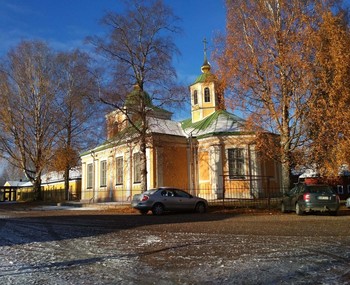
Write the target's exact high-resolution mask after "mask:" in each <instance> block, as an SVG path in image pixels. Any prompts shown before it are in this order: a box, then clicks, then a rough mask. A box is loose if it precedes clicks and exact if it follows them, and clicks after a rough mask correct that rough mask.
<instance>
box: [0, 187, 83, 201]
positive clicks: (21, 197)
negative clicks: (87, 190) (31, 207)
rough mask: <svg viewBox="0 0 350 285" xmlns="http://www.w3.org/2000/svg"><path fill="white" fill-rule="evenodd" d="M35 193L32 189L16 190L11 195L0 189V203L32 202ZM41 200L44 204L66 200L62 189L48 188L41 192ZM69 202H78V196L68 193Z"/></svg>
mask: <svg viewBox="0 0 350 285" xmlns="http://www.w3.org/2000/svg"><path fill="white" fill-rule="evenodd" d="M34 197H35V193H34V191H33V189H32V188H16V190H15V191H12V192H11V194H10V193H9V191H8V190H6V191H2V190H1V188H0V202H1V201H2V202H3V201H19V202H25V201H33V200H34ZM41 199H42V200H43V201H45V202H62V201H65V200H66V194H65V190H64V189H63V188H54V187H52V188H50V189H44V188H43V189H42V190H41ZM68 200H69V201H79V200H80V195H76V194H75V193H71V192H69V193H68Z"/></svg>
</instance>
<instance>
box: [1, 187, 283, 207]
mask: <svg viewBox="0 0 350 285" xmlns="http://www.w3.org/2000/svg"><path fill="white" fill-rule="evenodd" d="M185 190H186V189H185ZM140 192H141V191H140V190H127V189H118V190H115V189H111V190H108V189H105V188H103V189H97V190H94V189H89V190H85V191H84V192H83V194H82V197H81V196H80V193H79V195H76V194H74V195H73V194H72V193H69V195H68V200H70V201H81V202H84V203H104V202H119V203H122V204H130V202H131V199H132V196H133V195H135V194H139V193H140ZM188 192H189V193H191V194H192V195H196V196H199V197H202V198H205V199H206V200H207V201H208V203H209V205H210V206H220V207H237V208H239V207H244V208H260V209H270V208H274V207H277V206H278V205H279V202H280V197H281V196H282V192H281V191H280V189H277V188H276V189H272V188H270V189H268V190H267V191H266V190H265V191H264V192H261V191H260V192H259V191H258V192H254V193H252V192H251V191H250V190H249V189H246V188H233V189H218V190H216V191H214V190H213V189H195V190H192V191H188ZM0 198H1V199H0V201H31V200H33V199H34V192H33V190H32V189H31V188H17V189H15V191H12V192H9V191H8V190H6V192H5V191H2V192H1V191H0ZM41 198H42V200H43V201H46V202H62V201H66V196H65V191H64V189H63V188H50V189H45V190H44V189H43V190H42V191H41Z"/></svg>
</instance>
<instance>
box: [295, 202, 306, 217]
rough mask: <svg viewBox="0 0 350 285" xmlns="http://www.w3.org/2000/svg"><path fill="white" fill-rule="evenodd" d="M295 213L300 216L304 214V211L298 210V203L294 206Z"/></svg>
mask: <svg viewBox="0 0 350 285" xmlns="http://www.w3.org/2000/svg"><path fill="white" fill-rule="evenodd" d="M295 213H296V214H297V215H299V216H300V215H302V214H304V211H303V210H302V209H301V208H300V205H299V203H296V204H295Z"/></svg>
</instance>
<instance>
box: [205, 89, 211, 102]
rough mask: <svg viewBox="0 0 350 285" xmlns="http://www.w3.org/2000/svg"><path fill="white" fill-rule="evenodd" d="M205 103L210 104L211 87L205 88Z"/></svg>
mask: <svg viewBox="0 0 350 285" xmlns="http://www.w3.org/2000/svg"><path fill="white" fill-rule="evenodd" d="M204 102H206V103H208V102H210V90H209V87H205V88H204Z"/></svg>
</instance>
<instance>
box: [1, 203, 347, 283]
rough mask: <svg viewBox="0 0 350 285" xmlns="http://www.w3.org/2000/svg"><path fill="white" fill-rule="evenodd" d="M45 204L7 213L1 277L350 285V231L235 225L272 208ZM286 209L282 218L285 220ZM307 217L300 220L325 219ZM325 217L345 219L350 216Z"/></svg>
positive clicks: (21, 280) (258, 219) (3, 280)
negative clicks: (91, 208)
mask: <svg viewBox="0 0 350 285" xmlns="http://www.w3.org/2000/svg"><path fill="white" fill-rule="evenodd" d="M40 209H41V210H40V211H42V213H41V212H39V213H38V214H36V215H34V216H30V217H29V216H27V217H23V215H22V216H16V215H14V214H9V215H8V217H7V218H4V216H5V215H3V216H2V218H0V284H11V285H12V284H13V285H17V284H18V285H19V284H20V285H22V284H37V285H41V284H43V285H44V284H45V285H47V284H57V285H71V284H72V285H73V284H74V285H78V284H87V285H90V284H91V285H92V284H94V285H95V284H97V285H99V284H101V285H102V284H167V285H168V284H350V235H331V234H330V235H323V234H322V235H321V234H318V233H316V234H311V235H309V234H306V233H303V234H300V235H299V234H298V233H295V229H294V231H293V232H294V234H291V235H276V234H270V233H268V232H266V231H264V230H261V234H259V235H257V234H237V233H236V232H235V231H234V230H233V229H231V228H232V227H238V225H239V224H237V222H236V220H239V219H241V222H242V223H243V224H244V225H247V227H248V226H249V223H250V225H252V226H253V227H255V228H256V227H258V226H259V225H263V227H262V228H264V225H265V224H266V220H268V219H269V220H273V217H269V216H266V217H265V216H262V217H256V218H255V217H254V219H253V218H252V217H250V219H248V218H249V217H248V218H246V217H234V216H233V217H228V218H227V217H225V219H222V220H221V216H220V219H219V218H217V217H216V216H211V215H210V214H208V215H204V216H200V215H190V214H189V215H169V216H163V217H154V216H146V217H144V216H139V215H125V216H123V215H102V214H101V213H98V214H96V215H90V214H89V215H87V214H85V213H84V212H81V213H82V214H81V215H69V212H68V211H67V213H66V214H68V215H67V216H59V213H60V211H56V215H53V214H54V213H55V212H54V211H48V210H43V209H42V208H40ZM48 209H51V208H48ZM76 209H77V208H76ZM1 214H5V213H4V212H1ZM41 214H42V216H41ZM214 218H215V219H216V220H214ZM287 218H288V216H287ZM287 218H285V216H283V217H281V218H278V219H276V221H277V220H278V221H280V223H281V224H280V226H281V228H282V229H283V228H285V227H286V226H288V225H289V224H290V223H291V222H290V221H289V220H288V219H287ZM290 218H294V216H290ZM304 218H305V219H304V220H302V218H300V217H296V218H295V219H297V220H296V221H297V222H298V223H296V225H297V226H299V227H300V225H302V224H305V221H308V224H310V225H311V222H313V220H315V221H316V222H317V219H313V217H311V218H308V217H304ZM299 219H300V224H299ZM320 219H324V221H325V223H327V224H331V223H334V221H340V222H341V223H340V224H342V222H346V223H348V222H349V219H350V216H349V217H338V219H340V220H334V219H337V218H336V217H322V216H321V217H320ZM252 221H253V222H254V223H252ZM255 222H256V223H255ZM213 223H215V224H214V225H213ZM347 225H348V224H347ZM278 226H279V225H276V227H278ZM210 227H212V228H210ZM265 228H266V226H265ZM296 229H298V228H296Z"/></svg>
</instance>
